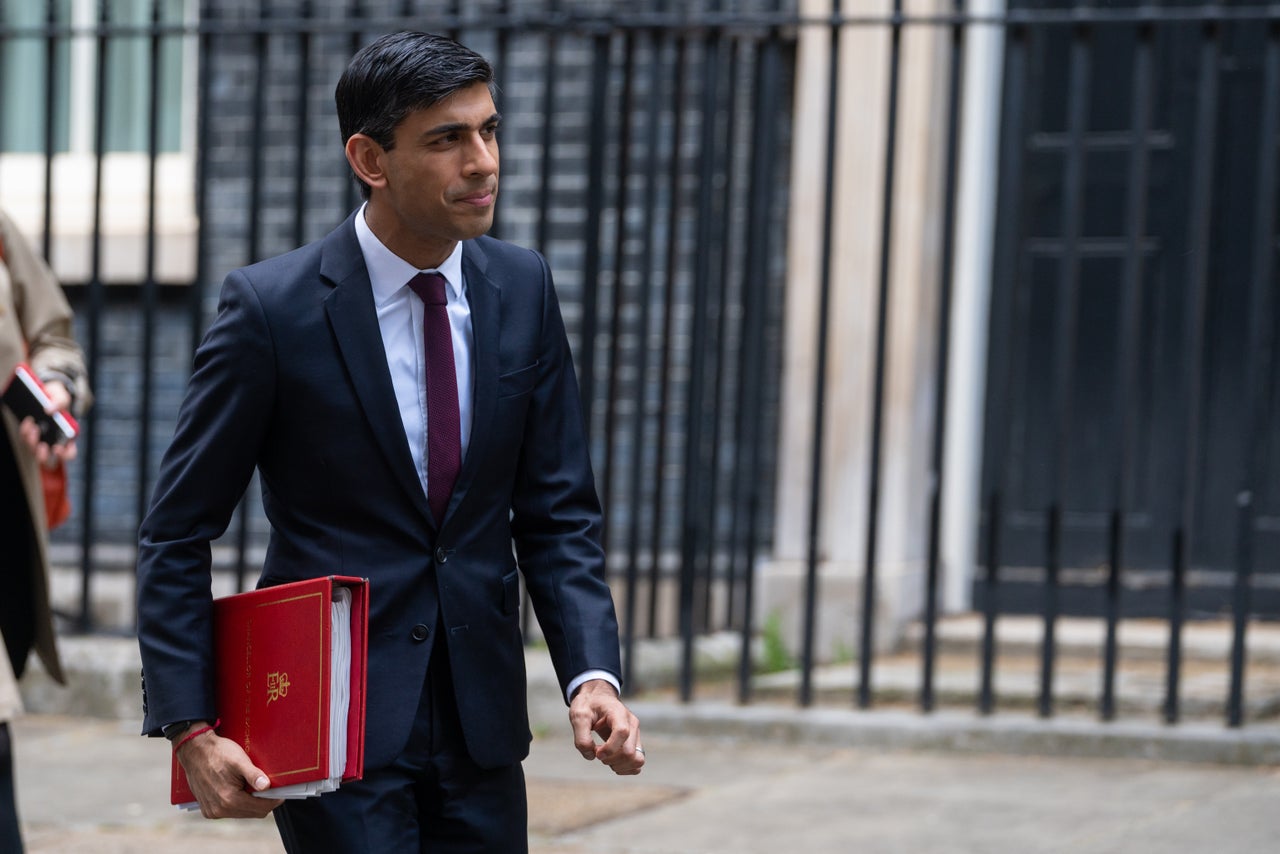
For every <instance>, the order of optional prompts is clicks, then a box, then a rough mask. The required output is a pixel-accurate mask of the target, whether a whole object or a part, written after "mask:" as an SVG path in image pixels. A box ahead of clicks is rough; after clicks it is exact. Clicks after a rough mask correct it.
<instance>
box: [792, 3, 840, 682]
mask: <svg viewBox="0 0 1280 854" xmlns="http://www.w3.org/2000/svg"><path fill="white" fill-rule="evenodd" d="M831 11H832V22H831V23H830V24H829V25H828V26H829V28H830V43H829V45H828V50H829V51H830V53H829V55H828V57H827V132H826V137H827V138H826V146H827V148H826V164H825V169H826V174H827V181H826V192H825V193H824V197H823V203H822V250H821V251H822V262H821V272H820V274H819V276H820V278H819V280H818V288H819V291H818V312H817V315H816V316H817V321H818V328H817V334H816V336H815V345H814V347H815V349H814V361H815V369H814V380H813V433H812V434H811V436H810V441H811V442H812V443H813V446H812V448H811V449H810V461H809V504H808V511H807V512H808V517H809V525H808V549H807V554H806V558H805V585H804V623H803V626H802V636H801V644H800V649H801V653H800V695H799V702H800V705H801V706H809V705H812V703H813V658H814V655H813V652H814V650H813V647H814V638H815V635H816V631H817V626H816V623H817V610H818V608H817V605H818V548H819V536H820V533H821V532H820V527H821V517H822V450H823V445H824V443H825V441H826V436H825V433H826V431H825V429H824V427H825V424H824V422H825V421H826V385H827V335H828V324H827V315H828V312H829V308H830V305H831V253H832V251H833V249H834V247H835V239H834V234H833V219H834V210H835V168H836V146H837V144H838V141H839V136H840V134H839V123H838V121H837V118H838V117H839V115H840V112H839V106H840V101H839V82H840V27H839V25H838V24H837V23H836V18H837V16H838V15H839V14H840V0H833V3H832V10H831Z"/></svg>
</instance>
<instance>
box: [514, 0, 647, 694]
mask: <svg viewBox="0 0 1280 854" xmlns="http://www.w3.org/2000/svg"><path fill="white" fill-rule="evenodd" d="M558 6H559V0H548V3H547V14H548V15H549V16H551V15H554V14H555V13H556V9H557V7H558ZM558 29H559V28H558V27H554V26H552V27H548V28H547V38H546V42H545V44H546V49H547V61H546V64H545V66H544V67H543V72H544V74H543V79H542V110H541V115H542V137H541V139H542V152H541V159H540V162H539V169H538V227H537V238H536V239H537V241H538V251H539V252H541V253H542V254H543V255H547V254H549V253H550V244H551V175H552V165H553V161H552V158H551V150H552V146H553V144H554V142H555V136H554V134H553V133H552V131H553V130H554V128H555V122H554V121H553V117H554V116H555V90H556V45H557V41H558V40H557V35H556V34H557V32H558ZM522 598H523V599H524V600H525V602H524V607H523V608H521V609H520V625H521V628H522V629H523V632H524V636H525V637H526V638H527V637H531V636H532V635H531V631H530V630H531V629H532V628H533V627H532V625H531V622H532V618H533V609H532V608H530V607H529V603H528V598H529V594H528V591H527V590H526V591H525V593H524V595H523V597H522ZM627 657H628V661H629V660H630V653H628V656H627ZM625 666H629V665H625ZM626 676H627V674H625V673H624V679H623V681H624V682H628V681H630V680H629V679H628V678H626Z"/></svg>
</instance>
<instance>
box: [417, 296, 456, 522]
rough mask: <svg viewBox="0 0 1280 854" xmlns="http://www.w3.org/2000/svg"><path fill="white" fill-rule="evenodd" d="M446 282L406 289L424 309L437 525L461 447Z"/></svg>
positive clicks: (430, 470)
mask: <svg viewBox="0 0 1280 854" xmlns="http://www.w3.org/2000/svg"><path fill="white" fill-rule="evenodd" d="M444 286H445V279H444V276H442V275H440V274H439V273H419V274H418V275H416V276H414V277H413V278H412V279H410V280H409V287H410V289H412V290H413V292H414V293H415V294H417V295H418V297H419V298H420V299H421V300H422V302H423V303H424V304H425V311H424V312H423V317H422V332H423V336H424V338H425V340H426V368H427V504H428V505H430V507H431V515H432V516H434V517H435V520H436V524H437V525H439V524H440V523H441V522H443V521H444V511H445V509H446V508H448V506H449V494H450V493H452V492H453V484H454V481H456V480H457V479H458V469H459V468H461V467H462V441H461V438H460V435H461V429H460V427H459V416H458V375H457V372H456V371H455V369H454V366H453V335H452V334H451V333H450V331H449V311H448V308H447V305H448V301H447V300H446V299H445V293H444Z"/></svg>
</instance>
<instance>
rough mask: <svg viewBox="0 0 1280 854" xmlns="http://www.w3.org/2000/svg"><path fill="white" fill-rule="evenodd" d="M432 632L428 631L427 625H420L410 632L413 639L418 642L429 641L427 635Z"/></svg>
mask: <svg viewBox="0 0 1280 854" xmlns="http://www.w3.org/2000/svg"><path fill="white" fill-rule="evenodd" d="M430 631H431V630H430V629H428V628H427V627H426V626H425V625H423V624H422V623H418V625H416V626H414V627H413V631H412V632H410V633H409V634H410V635H412V636H413V639H414V640H416V641H424V640H426V639H427V634H428V633H429V632H430Z"/></svg>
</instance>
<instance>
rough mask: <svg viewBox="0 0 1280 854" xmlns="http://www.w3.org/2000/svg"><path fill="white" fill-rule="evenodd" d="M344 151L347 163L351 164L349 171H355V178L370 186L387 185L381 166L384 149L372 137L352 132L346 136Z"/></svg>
mask: <svg viewBox="0 0 1280 854" xmlns="http://www.w3.org/2000/svg"><path fill="white" fill-rule="evenodd" d="M344 151H345V152H346V155H347V163H349V164H351V171H352V172H355V173H356V177H357V178H359V179H360V180H361V181H364V182H365V183H366V184H368V185H369V186H370V187H385V186H386V185H387V175H386V173H385V172H384V171H383V168H382V155H383V154H384V149H383V148H382V146H381V145H378V143H376V142H374V141H373V137H370V136H365V135H364V134H362V133H353V134H352V135H351V136H350V137H348V138H347V144H346V146H345V147H344Z"/></svg>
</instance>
